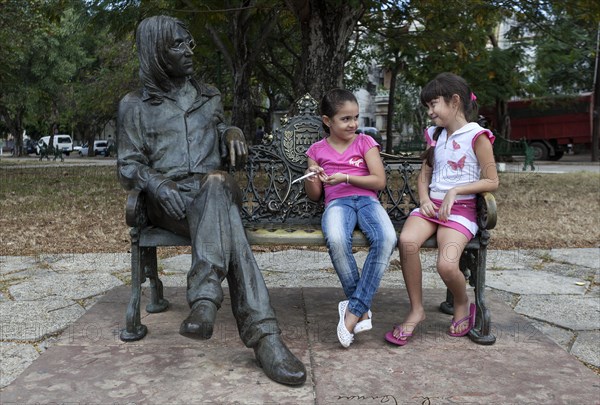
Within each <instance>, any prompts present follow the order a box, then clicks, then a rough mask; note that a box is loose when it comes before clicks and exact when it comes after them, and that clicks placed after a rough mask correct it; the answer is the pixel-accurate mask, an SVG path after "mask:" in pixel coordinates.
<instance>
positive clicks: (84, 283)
mask: <svg viewBox="0 0 600 405" xmlns="http://www.w3.org/2000/svg"><path fill="white" fill-rule="evenodd" d="M395 257H397V255H395ZM357 258H358V260H359V262H362V261H364V259H365V254H364V253H362V252H359V253H357ZM129 260H130V257H129V255H128V254H84V255H44V256H40V257H0V338H1V342H0V349H1V356H0V387H3V389H2V392H0V395H1V398H0V399H1V402H2V403H3V404H8V403H49V402H50V403H51V402H65V401H67V402H76V403H77V402H81V403H90V402H92V403H106V402H110V403H134V402H135V403H200V402H202V403H205V402H210V403H256V404H258V403H300V404H303V403H319V404H321V403H355V402H356V403H361V404H370V403H382V402H389V403H422V402H423V401H424V400H426V399H428V400H429V401H430V403H450V402H461V403H465V402H472V403H492V402H494V403H514V402H518V403H522V402H532V403H586V402H589V403H599V402H600V401H599V399H600V377H599V375H598V373H597V368H598V367H600V350H599V349H600V249H597V248H594V249H552V250H518V251H489V252H488V273H487V283H486V284H487V286H488V289H489V292H488V295H487V297H488V301H489V306H490V309H491V311H492V322H493V331H494V334H495V335H496V337H497V342H496V344H495V345H493V346H478V345H475V344H474V343H472V342H470V341H469V340H468V339H467V338H464V339H451V338H448V337H446V336H445V333H444V331H445V329H446V328H447V324H448V323H449V318H448V316H447V315H443V314H441V313H440V312H439V311H437V306H438V304H439V302H441V301H443V298H444V297H445V290H444V287H443V283H442V282H441V280H440V278H439V276H438V275H437V274H436V273H435V270H434V267H433V266H434V260H435V256H434V252H425V253H424V254H423V262H424V287H425V288H426V289H427V290H426V294H425V301H426V310H427V317H428V318H427V320H426V322H424V323H423V324H422V327H421V330H420V333H419V334H417V335H415V338H413V342H411V344H409V345H407V346H405V347H403V348H397V347H394V346H391V345H388V344H387V343H386V342H384V341H383V334H384V333H385V331H386V330H387V329H389V328H390V326H391V325H392V324H393V323H395V322H398V321H400V320H401V319H402V317H403V315H404V313H405V312H406V310H407V307H408V305H407V303H408V301H407V297H406V293H405V290H404V288H403V281H402V275H401V271H400V270H399V268H398V265H397V263H395V262H392V266H391V267H390V269H389V270H388V272H387V273H386V275H385V276H384V280H383V282H382V287H381V290H380V292H379V293H378V295H377V297H376V300H375V302H374V304H373V308H372V309H373V312H374V314H375V315H374V318H373V319H374V330H373V331H371V332H370V333H366V334H363V335H361V336H359V337H358V338H357V342H356V343H355V344H353V345H352V346H351V347H350V349H348V350H344V349H342V348H341V347H340V346H339V343H338V342H337V340H336V337H335V325H336V324H337V311H336V305H337V301H338V300H340V299H342V297H341V288H340V287H339V282H338V280H337V276H336V275H335V273H334V272H333V270H332V269H331V264H330V260H329V257H328V256H327V254H326V253H323V252H316V251H311V250H286V251H281V252H274V253H258V254H257V261H258V262H259V266H260V267H261V269H262V270H263V274H264V276H265V280H266V282H267V285H268V286H269V288H270V291H271V293H272V300H273V305H274V306H275V309H276V312H277V314H278V318H279V320H280V323H281V324H282V329H283V330H284V337H285V339H286V341H287V342H288V344H289V346H290V348H291V349H292V350H293V351H294V352H295V353H297V355H298V356H299V357H300V358H301V359H302V360H303V361H304V363H305V364H306V365H307V369H308V372H309V379H308V381H307V383H306V384H305V386H303V387H301V388H289V387H285V386H281V385H279V384H276V383H273V382H272V381H270V380H269V379H268V378H267V377H266V376H264V374H263V373H262V372H261V371H260V370H259V369H258V368H257V367H256V364H255V362H254V356H253V353H252V351H251V350H249V349H246V348H245V347H243V345H242V343H241V342H240V340H239V338H238V336H237V331H236V328H235V321H234V320H233V317H232V315H231V311H230V310H229V309H228V308H226V307H227V306H229V301H228V300H226V302H225V304H224V308H222V309H221V310H220V311H219V315H218V320H217V323H218V324H217V332H215V335H214V337H213V339H211V340H210V341H208V342H197V341H192V340H189V339H185V338H183V337H181V336H179V334H178V333H177V331H178V327H179V323H180V322H181V320H182V319H183V318H184V317H185V316H186V315H187V312H188V308H187V305H186V304H185V287H184V286H185V273H186V271H187V269H188V268H189V266H190V261H191V259H190V256H189V255H180V256H175V257H171V258H168V259H164V260H161V261H160V263H159V268H160V269H161V272H162V276H161V279H162V280H163V282H164V284H165V286H166V287H169V288H168V289H167V292H166V296H167V298H168V299H169V301H170V302H171V304H172V305H171V307H170V309H169V311H167V312H164V313H162V314H145V313H144V315H143V316H144V320H143V322H144V323H145V324H146V325H147V326H148V328H149V330H150V332H149V335H148V336H147V337H146V338H145V339H143V340H142V341H140V342H136V343H128V344H125V343H123V342H121V341H120V340H119V339H118V337H117V336H116V335H115V332H116V331H117V330H118V329H119V327H122V323H123V321H124V313H125V307H126V304H127V299H128V294H129V288H128V287H127V286H125V285H124V284H126V283H127V280H128V278H129ZM119 325H120V326H119ZM167 348H168V350H167ZM594 367H596V371H594V370H593V368H594ZM211 401H213V402H211ZM236 401H237V402H236ZM394 401H396V402H394Z"/></svg>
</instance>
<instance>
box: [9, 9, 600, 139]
mask: <svg viewBox="0 0 600 405" xmlns="http://www.w3.org/2000/svg"><path fill="white" fill-rule="evenodd" d="M159 13H160V14H168V15H173V16H175V17H178V18H180V19H182V20H183V21H185V22H186V23H187V24H188V26H189V28H190V30H191V31H192V34H193V35H194V38H195V39H196V42H197V43H198V44H199V45H198V47H197V48H196V49H195V51H194V53H195V58H196V67H197V74H198V75H199V76H200V77H201V78H202V79H203V80H205V81H207V82H210V83H213V84H215V85H216V86H217V87H218V88H219V89H220V90H221V91H222V93H223V95H224V102H225V107H226V110H227V111H228V113H229V115H230V119H231V122H232V123H233V124H235V125H238V126H240V127H241V128H242V129H243V130H244V132H245V134H246V136H247V137H248V138H249V139H252V137H253V134H254V131H255V127H256V125H257V123H260V124H261V125H264V126H265V128H266V130H267V132H269V130H270V129H271V127H272V124H273V123H272V122H271V120H272V117H273V112H274V111H276V110H287V109H288V108H289V106H290V105H291V104H292V102H293V101H294V100H296V99H297V98H298V97H300V96H302V95H303V94H305V93H307V92H308V93H310V94H311V95H312V96H313V97H315V98H316V99H319V98H320V97H321V95H322V94H323V93H324V92H325V91H326V90H327V89H329V88H331V87H336V86H344V87H348V88H358V87H361V86H364V85H365V80H364V78H365V76H366V73H365V72H366V69H368V68H369V66H370V64H376V65H378V66H380V67H382V68H383V69H384V71H386V72H387V76H388V77H389V78H390V81H389V83H387V85H388V86H389V87H388V89H386V91H389V95H390V97H389V104H388V108H387V110H388V112H387V118H388V119H387V128H386V131H385V132H386V133H388V134H394V133H397V131H399V130H403V131H404V130H408V131H411V130H416V129H418V128H422V127H423V126H424V125H425V117H424V115H423V112H422V109H420V107H419V103H418V91H419V88H420V87H421V86H422V85H423V84H424V83H425V82H427V81H428V80H430V79H431V78H432V77H433V76H435V74H437V73H438V72H440V71H453V72H456V73H458V74H461V75H462V76H464V77H465V78H466V79H467V80H468V81H469V82H470V83H471V84H472V86H473V87H474V88H475V89H477V97H478V101H479V102H480V104H485V105H490V106H493V107H494V108H495V110H496V113H497V115H498V116H499V117H500V120H498V122H503V121H502V119H501V117H502V115H503V114H506V101H507V100H509V99H510V98H511V97H513V96H523V97H531V96H545V95H552V94H568V93H578V92H582V91H591V90H592V87H593V84H594V71H595V69H597V62H596V60H597V58H598V55H597V35H598V22H599V21H600V6H599V5H598V3H597V2H596V1H592V0H573V1H569V2H563V1H560V0H536V1H533V0H525V1H521V0H519V1H517V0H492V1H484V0H470V1H454V0H450V1H448V0H423V1H410V0H405V1H372V0H220V1H217V0H172V1H167V0H146V1H143V2H139V1H134V0H95V1H86V0H70V1H66V0H31V1H28V2H22V1H19V0H4V1H2V3H0V41H1V43H2V44H3V46H2V47H1V48H0V58H1V60H2V61H3V64H2V66H0V118H1V120H0V130H1V131H2V133H5V132H10V133H11V134H12V135H13V136H14V137H15V138H16V140H17V142H16V144H17V145H21V142H20V136H21V135H22V132H23V129H27V132H28V133H29V134H31V135H33V136H34V137H35V138H37V137H39V136H42V135H46V134H48V133H50V131H52V130H53V128H57V129H58V130H59V131H61V132H66V133H71V134H73V135H74V136H75V138H76V139H79V140H84V139H85V140H92V139H93V138H94V137H97V136H98V134H99V132H100V131H101V128H102V127H103V126H104V125H105V123H106V122H108V121H110V120H111V119H112V118H114V115H115V113H116V105H117V103H118V101H119V99H120V98H121V97H122V96H123V95H125V94H126V93H127V92H128V91H131V90H132V89H134V88H136V87H138V86H139V84H138V80H137V57H136V55H135V49H134V46H133V43H134V35H135V34H134V33H135V28H136V26H137V24H138V23H139V21H141V20H142V19H143V18H145V17H147V16H150V15H155V14H159ZM501 22H508V23H510V24H509V25H506V26H508V27H509V28H510V29H509V30H507V32H506V39H507V40H508V42H506V41H503V40H504V38H502V36H500V35H498V34H499V32H498V30H499V27H500V26H501V25H500V23H501ZM502 34H503V33H502ZM534 50H535V52H533V51H534ZM371 90H372V91H378V90H380V89H371ZM596 93H598V92H596ZM413 128H414V129H413ZM500 131H501V132H502V128H500ZM392 141H393V139H392V136H388V144H387V145H386V149H387V150H388V151H389V150H390V149H391V145H392Z"/></svg>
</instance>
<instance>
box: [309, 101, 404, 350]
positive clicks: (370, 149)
mask: <svg viewBox="0 0 600 405" xmlns="http://www.w3.org/2000/svg"><path fill="white" fill-rule="evenodd" d="M320 108H321V114H322V118H323V128H324V130H325V132H326V133H328V134H329V136H328V137H327V138H325V139H322V140H321V141H319V142H316V143H314V144H313V145H311V147H310V148H309V149H308V151H307V152H306V154H307V156H308V169H307V173H308V172H314V173H316V175H315V176H312V177H309V178H308V179H307V181H306V182H305V190H306V194H307V195H308V197H309V198H310V199H312V200H314V201H317V200H319V199H320V198H321V196H322V195H323V193H324V194H325V212H324V213H323V217H322V220H321V227H322V229H323V234H324V236H325V241H326V244H327V248H328V249H329V255H330V257H331V261H332V263H333V267H334V268H335V271H336V273H337V274H338V277H339V278H340V282H341V284H342V287H343V289H344V293H345V295H346V298H347V299H346V300H343V301H341V302H340V303H339V304H338V314H339V317H340V319H339V322H338V326H337V335H338V339H339V341H340V343H341V344H342V346H343V347H348V346H350V344H351V343H352V342H353V340H354V334H355V333H360V332H364V331H367V330H369V329H371V328H372V322H371V318H372V315H373V314H372V312H371V311H370V307H371V302H372V300H373V296H374V295H375V292H376V291H377V288H378V287H379V283H380V281H381V278H382V276H383V272H384V271H385V269H386V268H387V266H388V262H389V259H390V256H391V255H392V253H393V251H394V248H395V245H396V240H397V238H396V231H395V230H394V227H393V225H392V222H391V221H390V218H389V216H388V215H387V213H386V211H385V210H384V209H383V207H382V206H381V204H380V202H379V200H378V198H377V191H378V190H381V189H383V188H385V184H386V177H385V170H384V168H383V163H382V161H381V157H380V156H379V145H378V144H377V142H375V141H374V140H373V138H371V137H370V136H368V135H364V134H356V133H355V131H356V128H357V127H358V102H357V100H356V97H354V95H353V94H352V93H351V92H349V91H347V90H342V89H333V90H331V91H329V92H328V93H327V94H325V96H324V97H323V100H322V101H321V106H320ZM356 225H358V227H359V228H360V229H361V230H362V232H363V233H364V234H365V236H366V237H367V239H368V241H369V243H370V247H369V254H368V255H367V259H366V261H365V264H364V266H363V268H362V271H361V272H359V269H358V266H357V264H356V260H355V259H354V256H353V254H352V232H353V231H354V229H355V227H356Z"/></svg>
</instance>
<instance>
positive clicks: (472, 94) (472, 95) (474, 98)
mask: <svg viewBox="0 0 600 405" xmlns="http://www.w3.org/2000/svg"><path fill="white" fill-rule="evenodd" d="M475 100H477V96H476V95H475V93H473V92H471V101H475Z"/></svg>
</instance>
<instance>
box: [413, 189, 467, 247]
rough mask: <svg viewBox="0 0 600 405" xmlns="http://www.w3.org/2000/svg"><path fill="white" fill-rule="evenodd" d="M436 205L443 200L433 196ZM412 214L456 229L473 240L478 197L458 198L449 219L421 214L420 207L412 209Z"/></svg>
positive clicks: (432, 200) (440, 203)
mask: <svg viewBox="0 0 600 405" xmlns="http://www.w3.org/2000/svg"><path fill="white" fill-rule="evenodd" d="M431 202H433V203H434V204H435V205H436V206H438V207H439V206H440V205H442V200H438V199H436V198H432V199H431ZM410 215H413V216H416V217H419V218H423V219H425V220H427V221H429V222H433V223H436V224H438V225H441V226H445V227H446V228H451V229H454V230H456V231H458V232H460V233H462V234H463V235H465V236H466V238H467V239H468V240H471V239H472V238H473V236H475V234H476V233H477V229H478V228H477V199H476V198H470V199H468V200H457V201H456V202H455V203H454V205H453V206H452V210H451V211H450V218H448V221H446V222H443V221H440V220H439V219H438V218H437V217H428V216H425V215H423V214H421V211H420V210H419V208H415V209H414V210H412V212H411V213H410Z"/></svg>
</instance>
